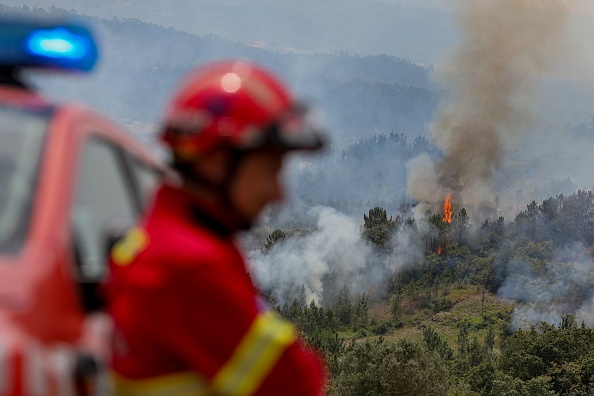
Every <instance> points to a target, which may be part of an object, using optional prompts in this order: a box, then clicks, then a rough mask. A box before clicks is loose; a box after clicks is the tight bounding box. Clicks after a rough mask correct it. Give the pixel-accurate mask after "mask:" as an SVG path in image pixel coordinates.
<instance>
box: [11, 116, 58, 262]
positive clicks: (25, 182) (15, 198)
mask: <svg viewBox="0 0 594 396" xmlns="http://www.w3.org/2000/svg"><path fill="white" fill-rule="evenodd" d="M48 119H49V112H48V111H47V109H46V110H44V111H36V110H23V109H17V108H12V107H3V106H0V252H2V253H8V254H15V253H18V252H19V251H20V249H21V248H22V246H23V243H24V241H25V237H26V234H27V229H28V226H29V218H30V213H31V208H32V205H33V198H34V196H35V194H34V189H35V185H36V183H35V181H36V179H37V168H38V165H39V160H40V156H41V149H42V145H43V141H44V136H45V134H46V130H47V124H48Z"/></svg>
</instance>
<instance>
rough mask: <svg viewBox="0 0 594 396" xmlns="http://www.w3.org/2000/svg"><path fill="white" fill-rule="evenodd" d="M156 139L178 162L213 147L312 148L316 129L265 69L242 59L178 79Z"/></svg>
mask: <svg viewBox="0 0 594 396" xmlns="http://www.w3.org/2000/svg"><path fill="white" fill-rule="evenodd" d="M162 140H163V141H164V142H165V143H166V144H167V145H169V146H170V147H171V150H172V151H173V153H174V154H175V155H177V156H178V157H179V158H184V159H192V158H195V157H196V156H199V155H200V154H203V153H206V152H208V151H210V150H212V149H214V148H216V147H229V148H232V149H237V150H249V149H257V148H263V147H272V148H279V149H282V150H315V149H318V148H320V147H322V145H323V140H322V134H321V131H320V130H319V129H318V128H316V127H315V126H314V125H313V124H312V123H311V122H310V119H309V118H308V117H307V112H306V111H305V108H304V106H302V105H300V104H299V103H297V102H296V101H295V99H294V98H293V96H292V95H291V93H290V92H289V90H288V89H287V88H286V87H285V85H284V84H283V83H281V81H280V80H279V79H278V78H277V77H275V76H274V75H273V74H272V73H271V72H270V71H268V70H266V69H264V68H262V67H261V66H258V65H255V64H253V63H250V62H247V61H226V62H215V63H211V64H208V65H206V66H203V67H200V68H198V69H197V70H195V71H194V72H192V73H190V74H189V76H187V78H186V79H185V81H183V83H182V86H181V89H180V90H179V91H178V92H177V94H176V95H175V96H174V97H173V100H172V101H171V103H170V106H169V109H168V111H167V113H166V118H165V128H164V133H163V135H162Z"/></svg>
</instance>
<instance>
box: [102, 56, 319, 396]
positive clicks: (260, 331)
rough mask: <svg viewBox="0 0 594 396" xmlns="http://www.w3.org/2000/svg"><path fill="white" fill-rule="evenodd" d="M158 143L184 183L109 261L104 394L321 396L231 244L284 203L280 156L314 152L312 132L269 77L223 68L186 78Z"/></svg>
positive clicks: (299, 346) (308, 365)
mask: <svg viewBox="0 0 594 396" xmlns="http://www.w3.org/2000/svg"><path fill="white" fill-rule="evenodd" d="M161 138H162V140H163V142H164V143H165V144H166V146H168V147H169V149H170V150H171V154H172V164H173V167H174V169H176V170H177V171H178V173H179V175H181V178H180V179H181V181H180V182H179V183H177V184H176V183H172V182H167V183H165V182H164V184H163V185H162V186H161V187H160V189H159V190H158V192H157V195H156V198H155V200H154V203H153V205H152V208H151V209H150V210H149V211H148V213H147V214H146V215H145V216H144V217H143V220H142V221H141V222H140V223H139V224H138V226H136V227H135V228H133V229H132V230H131V231H129V232H128V233H127V235H126V236H125V237H124V238H123V239H122V240H121V241H120V242H119V243H118V244H117V245H116V246H115V247H114V249H113V250H112V257H111V263H110V265H111V268H112V276H111V281H110V283H109V285H108V301H109V311H110V313H111V315H112V316H113V318H114V341H113V362H112V370H113V378H114V381H113V385H114V390H115V394H116V395H134V396H142V395H150V396H158V395H167V396H175V395H300V396H307V395H321V394H322V386H323V365H322V362H321V360H320V359H319V357H318V356H317V354H316V353H315V352H313V351H312V350H310V349H308V348H307V347H306V346H305V345H304V344H303V343H302V342H301V341H300V340H299V339H298V338H297V335H296V331H295V328H294V327H293V326H292V325H291V324H289V323H287V322H285V321H283V320H281V319H280V318H279V317H277V315H275V314H274V313H273V312H272V311H271V310H270V309H269V308H268V307H267V306H266V304H265V303H264V302H263V300H262V298H261V297H260V296H259V295H258V293H257V292H256V291H255V289H254V287H253V285H252V282H251V279H250V276H249V274H248V272H247V269H246V263H245V261H244V258H243V257H242V253H241V252H240V250H239V249H238V247H237V245H236V243H235V242H234V237H235V236H236V234H237V233H238V231H240V230H246V229H249V228H250V226H251V225H252V224H253V222H254V221H255V220H256V219H257V217H258V215H259V214H260V213H261V212H262V210H263V208H264V207H265V206H266V205H267V204H269V203H271V202H274V201H277V200H280V199H281V198H282V197H283V188H282V185H281V180H280V176H281V171H282V168H283V160H284V159H285V157H286V154H287V153H288V152H290V151H294V150H317V149H319V148H321V147H322V145H323V138H322V134H321V132H320V131H319V129H318V128H316V127H315V126H314V125H313V123H311V122H310V117H308V113H307V111H306V110H305V107H303V106H302V105H301V104H300V103H298V102H297V101H296V100H295V99H294V97H293V96H292V94H291V93H290V92H289V90H288V89H287V87H285V85H284V84H283V83H282V82H281V81H279V79H278V78H277V77H276V76H274V75H273V74H271V73H270V72H269V71H268V70H266V69H264V68H262V67H261V66H259V65H256V64H253V63H250V62H246V61H228V62H214V63H211V64H208V65H205V66H204V67H201V68H198V69H197V70H195V71H194V72H192V73H190V74H189V75H188V77H187V78H186V80H185V81H184V82H183V83H182V84H181V88H180V89H179V91H178V92H177V94H176V95H175V96H174V98H173V100H172V101H171V103H170V105H169V108H168V111H167V113H166V117H165V122H164V126H163V132H162V135H161Z"/></svg>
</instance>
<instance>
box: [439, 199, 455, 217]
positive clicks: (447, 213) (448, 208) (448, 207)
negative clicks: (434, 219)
mask: <svg viewBox="0 0 594 396" xmlns="http://www.w3.org/2000/svg"><path fill="white" fill-rule="evenodd" d="M453 214H454V212H453V211H452V194H448V195H447V196H446V199H445V201H444V202H443V219H442V220H443V222H444V223H451V222H452V216H453Z"/></svg>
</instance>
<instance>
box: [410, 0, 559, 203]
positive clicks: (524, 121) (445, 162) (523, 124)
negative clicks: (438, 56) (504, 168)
mask: <svg viewBox="0 0 594 396" xmlns="http://www.w3.org/2000/svg"><path fill="white" fill-rule="evenodd" d="M457 15H458V24H459V26H460V29H461V31H462V34H463V37H464V39H463V41H462V42H461V44H460V45H459V47H458V48H457V49H456V50H455V51H454V53H453V54H451V56H449V58H448V59H447V60H446V62H445V63H444V64H443V66H441V67H439V68H438V70H437V78H438V79H439V81H440V83H442V85H443V86H444V87H445V88H446V89H447V91H448V94H447V95H445V98H444V99H443V100H442V102H441V103H440V107H439V110H438V114H437V117H436V119H435V122H434V123H433V125H432V127H431V134H432V137H433V139H434V140H435V142H436V144H437V145H438V147H439V148H440V149H441V150H442V151H443V157H442V158H440V159H439V160H438V161H437V162H435V163H433V162H432V161H431V160H430V159H429V158H428V157H426V156H425V157H421V158H417V159H415V160H413V161H412V162H411V163H410V164H409V176H408V190H409V194H410V195H411V197H412V198H414V199H416V200H418V201H420V202H421V205H419V206H418V209H417V213H419V214H423V213H424V212H425V210H426V209H427V208H431V209H433V210H436V209H437V208H439V205H441V203H442V202H443V199H444V197H445V196H446V194H447V193H452V196H453V200H454V203H455V204H456V206H457V207H458V208H460V207H462V206H463V205H464V206H465V207H466V208H467V209H468V210H469V212H475V213H476V208H477V207H478V206H482V207H485V206H486V207H489V206H490V207H493V208H494V207H495V194H494V189H495V186H494V175H495V172H496V171H497V170H498V169H499V168H500V167H501V165H502V160H503V158H504V156H505V153H506V151H507V150H510V149H512V148H514V144H515V143H517V142H518V138H519V137H521V136H522V135H523V134H526V133H527V132H528V131H529V130H530V127H531V126H532V125H533V123H534V121H535V115H534V114H532V112H531V103H532V102H533V100H532V98H533V97H534V96H533V95H534V92H535V91H534V90H533V89H534V87H535V82H536V80H537V78H539V77H542V75H543V73H545V72H546V71H547V68H548V67H549V66H550V65H551V61H552V59H553V57H554V56H555V55H556V54H557V50H558V48H559V43H560V40H559V38H560V33H561V31H562V28H563V26H564V22H565V20H566V18H567V11H566V10H565V7H564V5H563V1H562V0H474V1H460V2H459V8H458V14H457ZM473 208H474V210H473Z"/></svg>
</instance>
